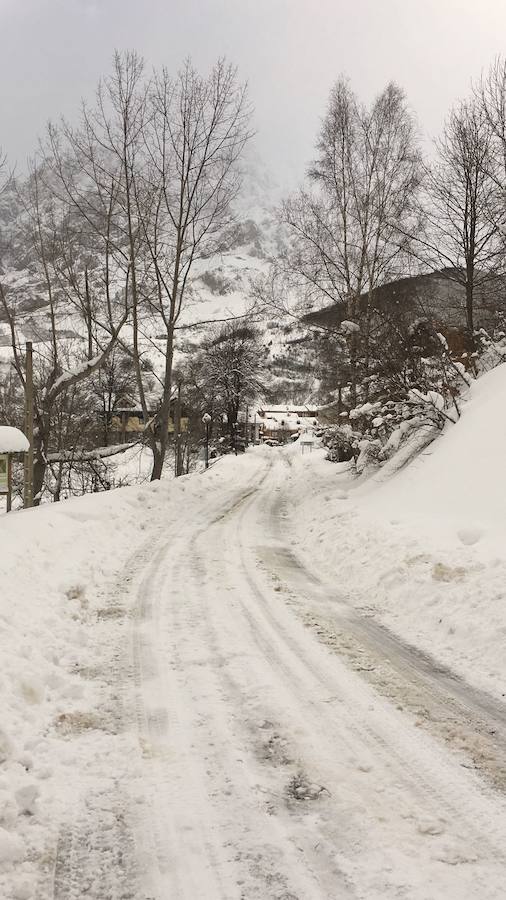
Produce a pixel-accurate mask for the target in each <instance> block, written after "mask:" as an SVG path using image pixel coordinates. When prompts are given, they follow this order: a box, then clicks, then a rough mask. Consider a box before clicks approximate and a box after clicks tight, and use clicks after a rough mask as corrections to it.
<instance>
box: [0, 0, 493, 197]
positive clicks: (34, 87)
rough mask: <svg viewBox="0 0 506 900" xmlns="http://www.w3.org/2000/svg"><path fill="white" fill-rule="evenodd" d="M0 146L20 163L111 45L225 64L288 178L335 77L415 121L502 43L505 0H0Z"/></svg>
mask: <svg viewBox="0 0 506 900" xmlns="http://www.w3.org/2000/svg"><path fill="white" fill-rule="evenodd" d="M0 34H1V42H0V46H1V53H0V145H3V147H4V149H5V150H7V152H8V154H9V156H10V158H11V160H12V161H15V160H18V162H19V164H20V165H21V166H23V163H24V160H25V159H26V156H27V155H28V154H30V152H31V151H32V150H33V148H34V147H35V145H36V140H37V135H38V134H40V133H41V132H42V131H43V129H44V125H45V122H46V121H47V119H48V118H56V117H58V115H59V114H61V113H64V114H65V115H67V116H70V117H71V116H72V113H73V111H75V109H76V107H77V104H78V101H79V98H80V97H81V96H84V95H90V94H91V93H92V91H93V88H94V86H95V84H96V82H97V80H98V78H99V77H100V75H102V74H104V73H106V72H107V71H108V69H109V66H110V60H111V56H112V53H113V51H114V49H115V48H118V49H120V50H121V49H130V48H135V49H136V50H138V51H139V52H141V53H142V54H143V55H144V56H145V58H146V60H147V62H148V63H149V64H160V63H164V64H166V65H167V67H168V68H169V69H171V70H174V71H175V70H176V69H177V68H178V67H179V65H180V63H181V61H182V60H183V58H184V57H185V56H188V55H190V56H191V57H192V58H193V60H194V62H195V63H196V65H197V66H198V67H199V68H207V67H209V66H210V65H211V64H212V62H213V61H214V60H215V59H216V58H217V57H218V56H220V55H226V56H227V58H228V59H230V60H231V61H233V62H234V63H236V64H237V65H238V67H239V70H240V73H241V75H242V76H243V78H244V79H247V80H248V81H249V84H250V90H251V97H252V100H253V102H254V105H255V109H256V114H255V126H256V128H257V130H258V136H257V138H256V147H257V149H258V151H259V153H260V154H261V156H262V158H263V160H264V162H265V164H266V166H267V167H268V169H269V170H270V171H271V173H272V175H273V177H274V178H275V179H276V180H277V181H279V182H281V183H283V184H285V185H288V184H293V183H294V182H295V181H296V180H298V179H299V178H300V177H301V176H302V174H303V172H304V169H305V166H306V163H307V161H308V159H309V158H310V157H311V153H312V147H313V143H314V137H315V133H316V130H317V128H318V122H319V118H320V116H321V115H322V113H323V110H324V108H325V103H326V98H327V95H328V92H329V89H330V87H331V85H332V83H333V81H334V80H335V79H336V78H337V77H338V75H339V74H340V73H341V72H344V73H346V74H347V75H348V76H349V77H350V79H351V81H352V84H353V86H354V87H355V89H356V91H357V92H358V93H359V94H360V95H361V96H362V97H363V99H364V100H367V101H369V100H370V99H371V98H372V96H373V95H374V94H375V93H376V92H378V91H379V90H380V89H381V88H382V87H383V86H384V84H385V83H386V82H387V81H388V80H390V79H394V80H395V81H397V82H398V83H399V84H400V85H401V86H402V87H403V88H404V89H405V91H406V93H407V95H408V98H409V102H410V105H411V106H412V108H413V110H414V111H415V112H416V114H417V116H418V120H419V123H420V126H421V128H422V130H423V132H424V133H425V134H426V135H428V136H429V137H430V136H434V135H436V134H437V132H438V131H439V129H440V127H441V124H442V121H443V118H444V115H445V113H446V111H447V109H448V107H449V106H450V105H451V104H452V103H453V102H454V101H455V100H456V99H457V98H459V97H461V96H463V95H465V94H466V92H467V91H468V89H469V85H470V81H471V78H477V77H478V76H479V75H480V72H481V71H482V69H484V68H487V67H488V65H489V64H490V62H491V61H492V60H493V58H494V57H495V56H496V55H497V54H501V53H504V52H506V0H480V2H478V0H474V2H472V0H312V2H310V0H185V2H183V0H0Z"/></svg>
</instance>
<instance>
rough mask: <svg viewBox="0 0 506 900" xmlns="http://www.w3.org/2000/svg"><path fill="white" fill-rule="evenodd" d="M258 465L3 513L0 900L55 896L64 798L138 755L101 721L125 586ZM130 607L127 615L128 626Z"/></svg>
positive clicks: (229, 464)
mask: <svg viewBox="0 0 506 900" xmlns="http://www.w3.org/2000/svg"><path fill="white" fill-rule="evenodd" d="M264 452H267V451H264ZM260 464H261V460H260V459H259V458H257V457H256V456H255V454H249V453H248V454H246V455H245V456H244V457H239V458H235V457H230V458H227V459H225V460H222V461H220V462H219V463H218V464H216V465H215V466H214V467H213V469H212V470H209V471H208V472H206V473H205V474H204V475H197V476H188V477H183V478H180V479H178V480H177V481H172V480H171V481H167V482H155V483H153V484H147V485H143V486H140V487H139V486H135V487H127V488H121V489H118V490H115V491H111V492H108V493H103V494H96V495H88V496H85V497H82V498H79V499H76V500H70V501H65V502H62V503H59V504H48V505H46V506H43V507H41V508H39V509H31V510H25V511H20V512H13V513H11V514H10V515H8V516H3V517H1V518H0V544H1V547H2V567H1V569H2V571H1V580H0V658H1V660H2V667H1V670H0V897H1V898H2V900H11V898H15V897H16V898H17V897H20V896H23V897H24V898H26V900H35V898H43V897H49V896H53V894H52V888H51V886H50V885H49V883H48V884H44V885H41V883H40V877H41V871H43V870H44V866H45V868H46V871H47V878H48V880H49V881H50V880H51V878H52V875H51V872H52V870H54V867H55V859H54V852H55V847H56V845H57V839H58V830H59V828H60V827H61V824H62V819H63V818H64V817H65V816H66V815H67V814H68V805H69V803H72V805H73V806H76V807H77V805H78V802H79V796H80V793H81V792H82V784H83V780H85V779H86V777H88V778H89V777H90V774H89V772H90V771H91V770H92V769H93V766H92V765H90V759H92V758H93V755H94V754H96V755H97V756H100V755H101V756H102V757H104V758H107V756H108V754H110V753H111V752H113V751H114V752H116V753H117V755H118V758H119V759H125V760H127V759H128V757H129V753H130V754H132V755H133V756H135V753H134V748H133V742H134V738H133V737H132V736H131V735H129V734H128V731H126V732H125V730H124V729H118V728H115V727H114V721H112V722H109V724H108V725H107V726H104V725H103V724H102V725H101V724H100V722H102V720H103V719H104V717H105V718H107V715H109V716H110V715H111V714H110V713H108V712H107V704H108V703H110V701H109V700H108V694H107V691H106V690H105V687H106V686H105V687H104V679H105V680H107V677H108V675H107V671H108V666H109V665H112V664H113V662H114V659H113V657H114V652H115V651H114V648H113V647H112V645H111V646H108V640H109V638H108V634H109V632H108V630H107V629H108V627H109V628H110V627H112V625H114V627H115V628H116V629H117V628H118V620H117V619H110V620H109V619H108V616H110V615H113V616H116V615H118V614H119V613H120V612H121V604H124V603H125V602H127V601H126V598H127V597H128V592H127V591H125V590H123V587H124V585H125V584H127V583H128V581H129V578H131V577H132V572H133V571H134V570H135V569H136V567H137V566H138V564H139V563H138V559H139V558H140V555H141V554H142V553H143V554H144V555H146V554H147V555H148V556H147V558H148V559H149V553H150V552H154V551H153V550H152V549H151V548H153V547H154V545H155V541H156V540H157V539H158V540H159V539H160V536H163V537H164V538H165V537H167V539H170V534H171V533H172V532H171V529H172V531H174V530H176V531H177V530H179V528H180V526H179V522H180V521H183V520H184V521H187V520H188V518H195V517H197V516H203V517H205V515H206V508H207V505H208V504H214V509H216V504H217V498H218V499H219V500H220V501H221V500H223V503H224V504H226V503H227V502H228V503H230V502H231V501H232V500H233V499H234V497H235V496H236V493H237V491H238V490H239V486H240V485H241V486H242V485H244V483H245V479H248V478H253V479H254V477H255V472H256V470H257V469H259V467H260ZM204 520H205V519H204ZM129 614H130V613H129V611H128V610H126V611H124V612H123V613H122V615H123V616H126V619H124V621H125V623H126V624H125V626H124V627H127V624H128V615H129ZM111 623H112V625H111ZM125 639H126V641H128V631H127V632H126V634H125ZM109 655H110V656H111V660H112V662H111V660H109V658H108V656H109ZM114 664H117V663H114ZM104 672H105V675H104ZM98 673H102V674H100V675H99V674H98ZM108 689H109V690H110V686H109V688H108ZM116 705H117V701H116ZM118 748H119V749H118ZM87 773H88V774H87ZM118 777H120V774H119V773H118ZM125 777H126V776H125Z"/></svg>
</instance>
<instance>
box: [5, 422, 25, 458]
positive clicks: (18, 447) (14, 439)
mask: <svg viewBox="0 0 506 900" xmlns="http://www.w3.org/2000/svg"><path fill="white" fill-rule="evenodd" d="M29 447H30V444H29V443H28V438H26V437H25V435H24V434H23V432H22V431H20V430H19V428H13V427H12V426H11V425H0V453H26V451H27V450H28V449H29Z"/></svg>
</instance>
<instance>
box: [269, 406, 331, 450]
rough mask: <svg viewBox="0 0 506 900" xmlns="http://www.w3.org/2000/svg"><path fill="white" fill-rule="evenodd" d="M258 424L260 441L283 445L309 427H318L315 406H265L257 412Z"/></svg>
mask: <svg viewBox="0 0 506 900" xmlns="http://www.w3.org/2000/svg"><path fill="white" fill-rule="evenodd" d="M257 415H258V419H259V422H260V432H259V433H260V439H261V440H277V441H279V442H280V443H285V442H286V441H288V440H291V439H292V438H293V437H295V436H296V435H298V434H300V433H301V432H302V431H304V430H305V429H307V428H308V426H310V427H315V426H317V425H318V411H317V407H316V406H305V405H303V404H301V405H299V406H295V405H292V404H284V405H280V406H265V407H262V408H261V409H259V410H258V412H257Z"/></svg>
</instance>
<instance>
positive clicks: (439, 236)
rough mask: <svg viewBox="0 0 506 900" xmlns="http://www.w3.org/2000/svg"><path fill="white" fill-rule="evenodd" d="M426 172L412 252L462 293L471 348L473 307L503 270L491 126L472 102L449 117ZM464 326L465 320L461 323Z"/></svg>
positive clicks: (501, 217) (501, 222)
mask: <svg viewBox="0 0 506 900" xmlns="http://www.w3.org/2000/svg"><path fill="white" fill-rule="evenodd" d="M436 149H437V158H436V160H435V162H434V164H433V165H432V166H431V167H429V168H428V170H427V178H426V195H425V209H426V217H425V228H424V230H423V232H421V233H419V234H416V235H414V242H413V243H414V247H415V252H416V253H417V255H419V257H420V258H421V259H423V260H424V262H426V263H429V264H430V265H431V267H432V268H435V269H440V268H442V269H444V270H445V273H446V275H447V277H448V278H449V279H451V280H453V281H455V282H456V283H457V284H459V285H461V286H462V288H463V289H464V291H465V298H466V306H465V326H466V330H467V342H468V349H470V350H472V349H473V348H474V337H473V335H474V329H475V307H476V297H477V294H478V293H479V294H480V295H481V298H482V299H483V298H484V296H486V294H487V292H490V291H492V290H493V289H494V283H495V281H496V279H497V276H498V274H499V273H500V271H501V270H502V255H503V247H502V240H501V233H502V231H503V229H504V223H505V221H506V220H505V215H504V207H503V208H502V209H501V207H500V205H499V204H498V193H497V168H498V167H497V161H496V159H495V157H494V152H493V144H492V130H491V127H490V123H489V121H488V119H487V116H486V115H485V114H484V110H483V108H482V107H481V105H480V104H479V103H478V102H477V101H476V100H470V101H466V102H463V103H460V104H459V105H458V106H457V107H456V108H455V109H453V110H452V111H451V113H450V115H449V116H448V118H447V120H446V122H445V126H444V130H443V134H442V137H441V139H440V140H439V141H437V143H436ZM463 324H464V323H463Z"/></svg>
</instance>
